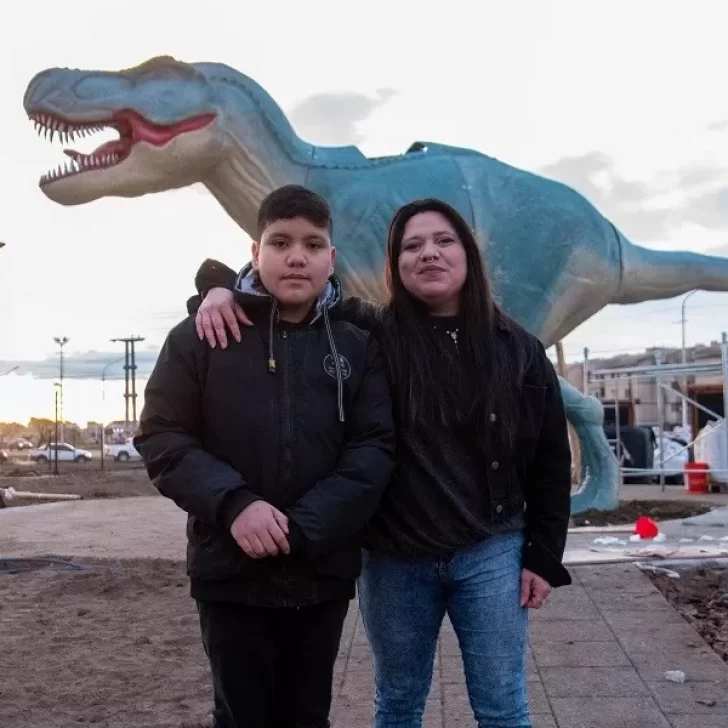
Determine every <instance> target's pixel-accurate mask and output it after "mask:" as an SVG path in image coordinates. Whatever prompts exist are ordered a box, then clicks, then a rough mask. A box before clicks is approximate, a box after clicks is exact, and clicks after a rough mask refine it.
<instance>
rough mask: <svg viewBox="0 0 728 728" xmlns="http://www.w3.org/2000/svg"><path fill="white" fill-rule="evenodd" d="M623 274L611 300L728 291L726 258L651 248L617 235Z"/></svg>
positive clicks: (636, 301) (727, 263)
mask: <svg viewBox="0 0 728 728" xmlns="http://www.w3.org/2000/svg"><path fill="white" fill-rule="evenodd" d="M620 243H621V249H622V277H621V280H620V283H619V287H618V288H617V291H616V293H615V295H614V298H613V299H612V301H611V303H639V302H641V301H655V300H659V299H664V298H673V297H675V296H679V295H681V294H683V293H688V292H689V291H693V290H699V291H728V258H721V257H718V256H714V255H701V254H700V253H691V252H689V251H669V250H650V249H648V248H641V247H639V246H637V245H634V244H633V243H630V242H629V241H628V240H626V239H625V238H624V237H622V236H621V235H620Z"/></svg>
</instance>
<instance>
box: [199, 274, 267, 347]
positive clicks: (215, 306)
mask: <svg viewBox="0 0 728 728" xmlns="http://www.w3.org/2000/svg"><path fill="white" fill-rule="evenodd" d="M238 321H240V323H242V324H244V325H245V326H252V325H253V322H252V321H251V320H250V319H249V318H248V317H247V316H246V315H245V311H243V309H242V308H241V306H240V305H239V304H237V303H235V299H234V296H233V293H232V291H229V290H228V289H227V288H212V289H210V291H208V293H207V295H206V296H205V297H204V299H203V301H202V303H201V304H200V307H199V308H198V309H197V314H196V315H195V328H196V329H197V335H198V336H199V337H200V341H202V340H204V339H207V343H208V344H209V345H210V347H211V348H212V349H214V348H215V346H216V344H218V343H219V344H220V347H221V348H222V349H226V348H227V345H228V338H227V331H226V330H225V326H226V325H227V327H228V328H229V329H230V333H231V334H232V336H233V338H234V339H235V341H240V339H241V334H240V326H238Z"/></svg>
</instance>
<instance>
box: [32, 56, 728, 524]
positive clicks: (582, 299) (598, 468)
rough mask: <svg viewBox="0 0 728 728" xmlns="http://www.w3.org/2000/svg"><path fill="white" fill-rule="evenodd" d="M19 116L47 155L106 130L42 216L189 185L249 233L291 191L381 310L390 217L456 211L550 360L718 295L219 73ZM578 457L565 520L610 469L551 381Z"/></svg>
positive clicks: (708, 262) (161, 61) (459, 175)
mask: <svg viewBox="0 0 728 728" xmlns="http://www.w3.org/2000/svg"><path fill="white" fill-rule="evenodd" d="M24 105H25V110H26V112H27V114H28V116H29V117H30V119H31V120H32V121H34V122H35V123H36V125H37V127H38V129H39V131H44V132H45V134H46V135H47V136H48V135H50V137H51V139H52V138H53V135H54V134H58V135H59V136H60V137H61V139H62V140H72V139H73V138H74V135H76V134H82V135H84V134H86V133H88V132H92V131H94V130H98V129H101V128H103V127H112V128H114V129H116V130H117V131H118V133H119V136H120V138H119V140H118V141H113V142H109V143H107V144H104V145H102V146H101V147H99V148H98V149H97V150H96V151H95V152H93V153H91V154H88V155H85V154H80V153H78V152H75V151H72V150H67V151H66V154H67V155H68V156H69V157H70V161H69V162H67V163H66V165H65V167H59V168H58V169H57V170H55V171H53V172H50V173H48V174H46V175H44V176H43V177H42V178H41V181H40V186H41V189H42V190H43V192H44V193H45V194H46V195H47V197H49V198H50V199H51V200H53V201H54V202H57V203H59V204H63V205H78V204H83V203H87V202H91V201H93V200H97V199H99V198H102V197H109V196H117V197H138V196H141V195H144V194H148V193H150V192H162V191H164V190H169V189H173V188H180V187H184V186H187V185H190V184H193V183H195V182H202V183H203V184H205V185H206V186H207V188H208V189H209V191H210V192H211V193H212V194H213V195H214V196H215V197H216V198H217V199H218V201H219V202H220V204H221V205H222V206H223V208H224V209H225V210H226V211H227V213H228V214H229V215H230V216H231V217H232V218H233V219H234V220H235V221H236V222H237V223H238V224H239V225H240V226H241V227H242V228H243V229H244V230H245V231H246V232H247V233H248V234H252V233H253V232H254V229H255V218H256V210H257V207H258V205H259V203H260V201H261V200H262V199H263V197H265V195H267V194H268V193H269V192H270V191H272V190H273V189H275V188H276V187H278V186H280V185H282V184H286V183H292V182H296V183H300V184H305V185H307V186H308V187H310V188H312V189H314V190H316V191H317V192H319V193H321V194H322V195H324V196H325V197H326V198H327V199H328V200H329V201H330V203H331V206H332V208H333V210H334V220H335V236H336V243H337V248H338V257H337V266H338V267H337V270H338V272H339V274H340V276H341V277H342V280H343V282H344V285H345V287H346V290H347V292H348V293H352V294H359V295H362V296H364V297H368V298H374V299H379V300H381V299H382V298H383V297H384V288H383V280H382V271H383V268H384V241H385V237H386V231H387V226H388V223H389V221H390V219H391V217H392V214H393V212H394V210H395V209H396V208H397V207H398V206H400V205H401V204H403V203H405V202H408V201H410V200H412V199H414V198H418V197H439V198H441V199H443V200H446V201H447V202H449V203H450V204H452V205H454V206H455V207H456V208H458V209H459V210H460V211H461V212H462V213H463V214H464V215H465V216H466V218H467V219H468V220H469V221H470V223H471V224H472V226H473V228H474V229H475V231H476V232H477V234H478V236H479V239H480V240H481V242H482V244H483V246H484V251H485V253H486V257H487V260H488V265H489V268H490V271H491V274H492V276H493V280H494V286H495V291H496V294H497V296H498V298H499V300H500V302H501V304H502V306H503V307H504V309H505V310H506V311H507V312H508V313H509V314H510V315H511V316H513V317H514V318H515V319H516V320H517V321H519V322H520V323H521V324H523V325H524V326H526V327H527V328H528V329H529V330H531V331H532V332H534V333H535V334H536V335H538V336H539V337H540V338H541V340H542V341H543V343H544V344H545V345H546V346H550V345H552V344H553V343H555V342H556V341H558V340H559V339H560V338H563V337H564V336H565V335H566V334H568V333H569V332H570V331H572V330H573V329H574V328H576V327H577V326H578V325H579V324H581V323H582V322H583V321H585V320H587V319H588V318H589V317H591V316H592V315H594V314H595V313H597V312H598V311H600V310H601V309H603V308H604V307H605V306H606V305H607V304H610V303H612V304H614V303H622V304H624V303H634V302H637V301H647V300H654V299H661V298H669V297H672V296H676V295H678V294H681V293H685V292H687V291H690V290H693V289H703V290H717V291H726V290H728V260H725V259H721V258H715V257H709V256H704V255H698V254H695V253H690V252H681V253H676V252H660V251H652V250H647V249H644V248H640V247H637V246H636V245H634V244H632V243H631V242H629V241H628V240H627V239H626V238H625V237H624V236H623V235H622V234H621V233H620V232H619V231H618V230H617V229H616V228H615V227H614V226H613V225H612V224H611V223H610V222H608V221H607V220H606V219H605V218H604V217H603V216H602V215H601V214H600V213H599V212H598V211H597V210H596V209H595V208H594V207H593V206H592V205H591V204H590V203H589V202H587V200H586V199H584V198H583V197H582V196H581V195H579V194H578V193H577V192H575V191H574V190H572V189H570V188H569V187H567V186H565V185H563V184H560V183H558V182H555V181H551V180H547V179H545V178H543V177H539V176H537V175H534V174H531V173H529V172H525V171H522V170H519V169H516V168H514V167H511V166H508V165H507V164H504V163H502V162H499V161H498V160H496V159H493V158H492V157H487V156H485V155H484V154H480V153H478V152H475V151H472V150H470V149H461V148H457V147H449V146H445V145H442V144H433V143H429V142H417V143H415V144H413V145H412V146H411V147H410V148H409V149H408V150H407V151H406V152H405V153H404V154H401V155H397V156H391V157H380V158H374V159H369V158H367V157H365V156H364V155H363V154H362V153H361V152H360V151H359V149H358V148H356V147H334V148H327V147H320V146H315V145H312V144H308V143H306V142H305V141H303V140H302V139H300V138H299V137H298V136H297V135H296V133H295V132H294V130H293V128H292V127H291V125H290V123H289V122H288V120H287V119H286V117H285V115H284V113H283V112H282V110H281V109H280V107H279V106H278V105H277V104H276V102H275V101H274V100H273V99H272V98H271V97H270V96H269V95H268V94H267V93H266V91H265V90H264V89H262V88H261V87H260V86H259V85H258V84H257V83H255V81H253V80H252V79H250V78H248V77H247V76H245V75H243V74H242V73H239V72H238V71H236V70H234V69H233V68H230V67H228V66H225V65H222V64H217V63H190V64H188V63H182V62H179V61H177V60H175V59H173V58H169V57H161V58H153V59H151V60H149V61H147V62H145V63H143V64H141V65H139V66H137V67H135V68H131V69H127V70H123V71H118V72H105V71H84V70H73V69H67V68H54V69H49V70H46V71H43V72H42V73H39V74H38V75H37V76H36V77H35V78H33V79H32V81H31V82H30V84H29V86H28V89H27V91H26V94H25V99H24ZM562 393H563V396H564V402H565V405H566V409H567V413H568V416H569V420H570V421H571V422H572V424H573V425H574V428H575V430H576V432H577V434H578V436H579V439H580V441H581V443H582V459H583V468H582V472H584V473H585V474H586V479H585V481H584V482H583V483H582V486H581V488H580V489H579V491H578V492H577V493H575V494H574V496H573V500H572V509H573V511H574V512H580V511H583V510H584V509H586V508H590V507H591V508H613V507H615V506H616V505H617V497H618V482H619V478H618V465H617V461H616V459H615V458H614V456H613V455H612V453H611V449H610V447H609V444H608V442H607V440H606V438H605V436H604V433H603V430H602V426H601V424H602V409H601V405H600V404H599V402H598V401H597V400H595V399H594V398H591V397H585V396H583V395H582V394H581V393H580V392H579V391H578V390H576V389H575V388H574V387H572V386H570V385H569V384H568V383H567V382H565V381H562Z"/></svg>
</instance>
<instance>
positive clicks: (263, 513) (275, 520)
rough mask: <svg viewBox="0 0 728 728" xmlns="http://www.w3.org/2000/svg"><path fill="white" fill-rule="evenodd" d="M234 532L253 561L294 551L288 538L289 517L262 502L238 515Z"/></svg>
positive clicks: (231, 530)
mask: <svg viewBox="0 0 728 728" xmlns="http://www.w3.org/2000/svg"><path fill="white" fill-rule="evenodd" d="M230 533H231V534H232V536H233V538H234V539H235V540H236V541H237V543H238V546H240V548H241V549H243V551H244V552H245V553H246V554H247V555H248V556H250V558H251V559H262V558H264V557H265V556H277V555H278V554H279V553H281V552H282V553H284V554H289V553H290V552H291V548H290V546H289V545H288V539H287V538H286V536H287V535H288V517H287V516H285V515H284V514H283V513H281V512H280V511H279V510H278V509H277V508H274V507H273V506H272V505H271V504H270V503H266V502H265V501H262V500H258V501H255V502H254V503H251V504H250V505H249V506H248V507H247V508H245V509H243V510H242V511H241V512H240V513H239V514H238V517H237V518H236V519H235V520H234V521H233V525H232V526H231V527H230Z"/></svg>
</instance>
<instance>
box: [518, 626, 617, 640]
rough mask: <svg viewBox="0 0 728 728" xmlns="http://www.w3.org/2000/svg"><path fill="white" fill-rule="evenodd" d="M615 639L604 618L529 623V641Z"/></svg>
mask: <svg viewBox="0 0 728 728" xmlns="http://www.w3.org/2000/svg"><path fill="white" fill-rule="evenodd" d="M613 640H614V635H613V634H612V632H611V630H610V629H609V627H608V626H607V625H606V623H604V622H603V621H602V620H598V621H594V622H588V621H585V620H580V621H570V622H557V621H553V620H539V621H532V622H531V624H530V625H529V641H530V642H531V643H532V644H533V643H536V642H611V641H613Z"/></svg>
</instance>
